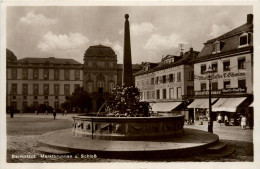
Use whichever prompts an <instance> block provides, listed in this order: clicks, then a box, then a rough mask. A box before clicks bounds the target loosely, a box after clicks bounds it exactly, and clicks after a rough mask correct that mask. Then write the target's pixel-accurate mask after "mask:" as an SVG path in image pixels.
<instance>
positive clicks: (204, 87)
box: [200, 83, 207, 91]
mask: <svg viewBox="0 0 260 169" xmlns="http://www.w3.org/2000/svg"><path fill="white" fill-rule="evenodd" d="M200 90H201V91H204V90H207V84H206V83H201V84H200Z"/></svg>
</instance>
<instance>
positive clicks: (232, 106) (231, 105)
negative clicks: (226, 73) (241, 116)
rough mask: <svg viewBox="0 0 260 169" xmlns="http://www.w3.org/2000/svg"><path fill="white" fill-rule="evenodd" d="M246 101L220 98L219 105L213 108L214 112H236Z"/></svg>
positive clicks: (216, 104)
mask: <svg viewBox="0 0 260 169" xmlns="http://www.w3.org/2000/svg"><path fill="white" fill-rule="evenodd" d="M245 99H246V97H239V98H220V99H219V100H218V101H217V103H215V104H214V105H213V106H212V111H227V112H236V109H237V107H238V106H239V105H240V104H241V103H242V102H243V101H244V100H245Z"/></svg>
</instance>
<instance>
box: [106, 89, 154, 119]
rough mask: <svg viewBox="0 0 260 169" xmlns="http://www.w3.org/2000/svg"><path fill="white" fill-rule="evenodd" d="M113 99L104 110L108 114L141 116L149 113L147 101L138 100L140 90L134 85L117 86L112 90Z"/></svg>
mask: <svg viewBox="0 0 260 169" xmlns="http://www.w3.org/2000/svg"><path fill="white" fill-rule="evenodd" d="M112 93H113V99H112V100H111V101H110V102H108V104H107V107H106V112H107V113H108V114H109V116H118V115H120V114H124V115H125V116H141V117H147V116H149V115H150V106H149V103H146V102H140V91H139V89H138V88H136V87H133V86H131V87H120V86H117V87H116V88H115V89H113V91H112Z"/></svg>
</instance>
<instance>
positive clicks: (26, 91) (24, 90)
mask: <svg viewBox="0 0 260 169" xmlns="http://www.w3.org/2000/svg"><path fill="white" fill-rule="evenodd" d="M23 94H28V84H23Z"/></svg>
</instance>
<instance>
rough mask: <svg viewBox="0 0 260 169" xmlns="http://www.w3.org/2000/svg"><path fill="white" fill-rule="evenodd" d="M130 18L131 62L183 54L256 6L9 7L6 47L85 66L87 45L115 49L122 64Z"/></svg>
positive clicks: (236, 23) (230, 26)
mask: <svg viewBox="0 0 260 169" xmlns="http://www.w3.org/2000/svg"><path fill="white" fill-rule="evenodd" d="M126 13H127V14H129V16H130V17H129V22H130V36H131V51H132V63H141V62H159V61H160V60H161V59H162V57H163V56H166V55H168V54H171V55H179V52H180V47H179V44H184V51H187V50H189V48H190V47H193V49H194V50H196V51H200V50H201V49H202V48H203V43H205V42H206V41H207V40H209V39H213V38H215V37H217V36H220V35H221V34H223V33H225V32H227V31H230V30H232V29H234V28H236V27H238V26H240V25H242V24H244V23H246V18H247V14H249V13H253V8H252V6H109V7H108V6H91V7H90V6H88V7H87V6H85V7H77V6H63V7H62V6H60V7H54V6H53V7H50V6H47V7H46V6H43V7H39V6H38V7H28V6H20V7H14V6H12V7H7V20H6V22H7V23H6V24H7V29H6V31H7V32H6V33H7V37H6V38H7V48H8V49H9V50H11V51H13V52H14V53H15V55H16V56H17V58H18V59H21V58H26V57H39V58H40V57H56V58H72V59H75V60H76V61H78V62H80V63H83V56H84V52H85V51H86V50H87V49H88V47H89V46H93V45H99V44H102V45H105V46H109V47H112V49H113V50H114V51H115V52H116V54H117V59H118V63H122V62H123V48H124V46H123V44H124V43H123V41H124V22H125V18H124V15H125V14H126Z"/></svg>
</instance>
